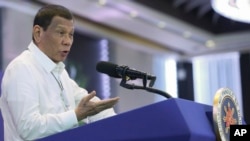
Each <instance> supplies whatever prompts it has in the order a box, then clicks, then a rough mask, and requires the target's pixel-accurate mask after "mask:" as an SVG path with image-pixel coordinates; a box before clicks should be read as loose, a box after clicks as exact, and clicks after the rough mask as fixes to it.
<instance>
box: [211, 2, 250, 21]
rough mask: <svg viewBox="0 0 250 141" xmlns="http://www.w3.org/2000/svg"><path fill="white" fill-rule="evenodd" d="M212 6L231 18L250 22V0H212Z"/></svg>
mask: <svg viewBox="0 0 250 141" xmlns="http://www.w3.org/2000/svg"><path fill="white" fill-rule="evenodd" d="M211 4H212V8H213V9H214V10H215V11H216V12H217V13H219V14H221V15H222V16H225V17H227V18H229V19H232V20H236V21H240V22H245V23H250V16H249V13H250V0H212V1H211Z"/></svg>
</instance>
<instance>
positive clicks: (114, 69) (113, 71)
mask: <svg viewBox="0 0 250 141" xmlns="http://www.w3.org/2000/svg"><path fill="white" fill-rule="evenodd" d="M96 70H97V71H98V72H101V73H105V74H107V75H109V76H111V77H115V78H123V77H126V76H127V77H129V78H130V79H131V80H135V79H136V78H145V77H146V78H147V79H149V80H150V79H156V77H155V76H152V75H148V74H147V73H145V72H141V71H137V70H135V69H130V68H129V67H128V66H124V65H123V66H119V65H116V64H113V63H110V62H105V61H100V62H98V63H97V65H96Z"/></svg>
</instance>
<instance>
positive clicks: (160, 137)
mask: <svg viewBox="0 0 250 141" xmlns="http://www.w3.org/2000/svg"><path fill="white" fill-rule="evenodd" d="M81 140H82V141H216V137H215V133H214V128H213V121H212V106H209V105H204V104H200V103H196V102H193V101H189V100H185V99H179V98H170V99H168V100H164V101H161V102H158V103H154V104H151V105H147V106H145V107H142V108H138V109H135V110H131V111H128V112H125V113H121V114H118V115H116V116H113V117H109V118H106V119H102V120H99V121H96V122H94V123H90V124H87V125H84V126H81V127H77V128H74V129H70V130H68V131H64V132H61V133H58V134H55V135H52V136H49V137H45V138H43V139H40V140H39V141H81Z"/></svg>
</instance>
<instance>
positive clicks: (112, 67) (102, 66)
mask: <svg viewBox="0 0 250 141" xmlns="http://www.w3.org/2000/svg"><path fill="white" fill-rule="evenodd" d="M117 67H118V65H116V64H112V63H110V62H105V61H100V62H98V63H97V65H96V70H97V71H98V72H101V73H105V74H107V75H109V76H111V77H115V78H121V77H120V76H119V75H118V73H117V70H116V69H117Z"/></svg>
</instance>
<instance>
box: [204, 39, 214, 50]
mask: <svg viewBox="0 0 250 141" xmlns="http://www.w3.org/2000/svg"><path fill="white" fill-rule="evenodd" d="M205 45H206V47H208V48H214V47H215V43H214V41H213V40H208V41H206V43H205Z"/></svg>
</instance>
